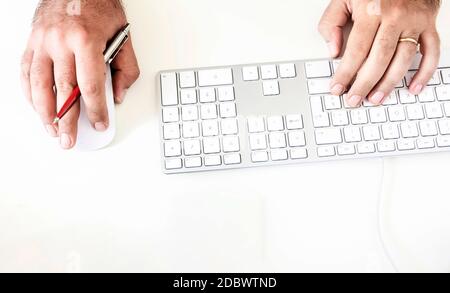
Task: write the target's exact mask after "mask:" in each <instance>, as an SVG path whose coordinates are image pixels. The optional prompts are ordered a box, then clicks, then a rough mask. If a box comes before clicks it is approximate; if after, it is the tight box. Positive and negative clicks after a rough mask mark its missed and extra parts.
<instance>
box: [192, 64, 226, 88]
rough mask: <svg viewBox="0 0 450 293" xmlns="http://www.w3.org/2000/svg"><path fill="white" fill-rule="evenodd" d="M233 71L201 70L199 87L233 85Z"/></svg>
mask: <svg viewBox="0 0 450 293" xmlns="http://www.w3.org/2000/svg"><path fill="white" fill-rule="evenodd" d="M232 84H233V71H232V70H231V68H225V69H210V70H200V71H199V72H198V85H199V86H202V87H203V86H218V85H232Z"/></svg>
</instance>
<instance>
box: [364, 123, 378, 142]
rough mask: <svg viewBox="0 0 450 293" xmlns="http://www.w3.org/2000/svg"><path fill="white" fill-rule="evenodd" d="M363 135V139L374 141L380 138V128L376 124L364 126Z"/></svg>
mask: <svg viewBox="0 0 450 293" xmlns="http://www.w3.org/2000/svg"><path fill="white" fill-rule="evenodd" d="M363 135H364V140H365V141H375V140H380V139H381V134H380V129H379V128H378V126H374V125H370V126H364V127H363Z"/></svg>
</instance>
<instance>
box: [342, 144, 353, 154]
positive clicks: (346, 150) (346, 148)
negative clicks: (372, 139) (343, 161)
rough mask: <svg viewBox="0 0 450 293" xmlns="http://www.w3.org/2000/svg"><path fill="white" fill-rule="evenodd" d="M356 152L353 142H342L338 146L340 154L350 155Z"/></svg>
mask: <svg viewBox="0 0 450 293" xmlns="http://www.w3.org/2000/svg"><path fill="white" fill-rule="evenodd" d="M354 154H356V150H355V146H354V145H352V144H342V145H339V146H338V155H340V156H349V155H354Z"/></svg>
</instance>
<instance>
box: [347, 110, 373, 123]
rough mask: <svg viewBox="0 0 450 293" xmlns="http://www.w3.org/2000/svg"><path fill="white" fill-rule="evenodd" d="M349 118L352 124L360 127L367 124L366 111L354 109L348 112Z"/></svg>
mask: <svg viewBox="0 0 450 293" xmlns="http://www.w3.org/2000/svg"><path fill="white" fill-rule="evenodd" d="M350 116H351V119H352V124H354V125H361V124H366V123H368V122H369V120H368V119H367V112H366V109H355V110H351V111H350Z"/></svg>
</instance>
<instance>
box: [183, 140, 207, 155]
mask: <svg viewBox="0 0 450 293" xmlns="http://www.w3.org/2000/svg"><path fill="white" fill-rule="evenodd" d="M183 148H184V154H185V155H186V156H193V155H200V154H201V153H202V151H201V149H202V148H201V145H200V141H199V140H186V141H184V142H183Z"/></svg>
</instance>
